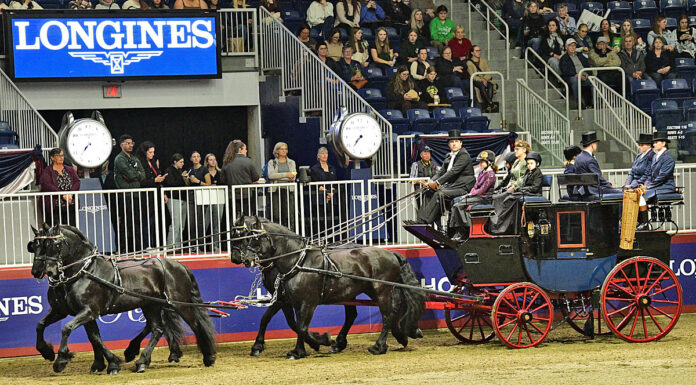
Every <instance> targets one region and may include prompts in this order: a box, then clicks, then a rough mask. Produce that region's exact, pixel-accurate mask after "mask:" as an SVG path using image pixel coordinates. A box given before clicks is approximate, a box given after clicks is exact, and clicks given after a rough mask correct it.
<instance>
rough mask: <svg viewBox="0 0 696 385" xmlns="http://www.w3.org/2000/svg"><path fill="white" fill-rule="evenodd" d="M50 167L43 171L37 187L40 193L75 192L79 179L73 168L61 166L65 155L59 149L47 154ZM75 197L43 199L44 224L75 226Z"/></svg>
mask: <svg viewBox="0 0 696 385" xmlns="http://www.w3.org/2000/svg"><path fill="white" fill-rule="evenodd" d="M49 157H50V158H51V165H50V166H48V167H47V168H45V169H44V170H43V172H42V173H41V178H39V185H41V191H42V192H55V191H77V190H79V189H80V178H79V177H78V176H77V172H76V171H75V169H74V168H72V167H70V166H68V165H65V164H63V162H64V161H65V155H64V154H63V150H61V149H60V148H54V149H52V150H51V151H50V152H49ZM73 203H75V195H73V194H63V195H52V196H50V197H45V198H44V222H46V223H49V224H51V225H56V224H58V223H65V224H69V225H72V226H75V206H73Z"/></svg>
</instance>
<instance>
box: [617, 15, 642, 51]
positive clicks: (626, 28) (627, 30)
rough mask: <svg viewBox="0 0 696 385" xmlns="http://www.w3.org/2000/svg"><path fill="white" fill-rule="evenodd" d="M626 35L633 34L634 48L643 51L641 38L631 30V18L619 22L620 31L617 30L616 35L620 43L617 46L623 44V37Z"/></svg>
mask: <svg viewBox="0 0 696 385" xmlns="http://www.w3.org/2000/svg"><path fill="white" fill-rule="evenodd" d="M626 36H633V41H634V42H636V44H635V46H636V49H637V50H640V51H645V48H646V47H645V42H644V41H643V38H642V37H640V35H638V34H637V33H636V31H634V30H633V23H631V19H626V20H624V21H623V23H621V31H619V36H618V39H619V44H620V45H619V46H621V44H623V38H624V37H626Z"/></svg>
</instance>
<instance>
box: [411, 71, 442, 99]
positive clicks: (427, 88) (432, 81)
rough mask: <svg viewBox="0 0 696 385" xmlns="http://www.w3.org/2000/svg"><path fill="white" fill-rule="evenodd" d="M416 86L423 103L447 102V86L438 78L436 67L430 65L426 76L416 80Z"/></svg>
mask: <svg viewBox="0 0 696 385" xmlns="http://www.w3.org/2000/svg"><path fill="white" fill-rule="evenodd" d="M416 87H417V88H418V94H419V95H420V98H421V100H422V101H423V103H426V104H440V103H447V93H446V92H443V90H444V89H445V87H443V86H442V84H441V82H440V79H438V77H437V71H436V70H435V67H428V69H427V71H426V74H425V77H424V78H423V79H421V80H419V81H417V82H416Z"/></svg>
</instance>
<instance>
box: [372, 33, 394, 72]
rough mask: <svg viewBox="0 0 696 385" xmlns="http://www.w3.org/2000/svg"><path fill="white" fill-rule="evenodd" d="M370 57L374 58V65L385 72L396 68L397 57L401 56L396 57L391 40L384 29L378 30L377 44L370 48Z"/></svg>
mask: <svg viewBox="0 0 696 385" xmlns="http://www.w3.org/2000/svg"><path fill="white" fill-rule="evenodd" d="M370 56H371V57H372V65H373V66H375V67H379V68H381V69H383V70H386V69H387V68H389V67H392V66H394V63H396V56H399V54H396V55H395V54H394V50H393V49H391V47H389V38H388V37H387V30H386V29H385V28H384V27H380V28H378V29H377V33H376V36H375V42H374V44H373V45H372V46H371V47H370Z"/></svg>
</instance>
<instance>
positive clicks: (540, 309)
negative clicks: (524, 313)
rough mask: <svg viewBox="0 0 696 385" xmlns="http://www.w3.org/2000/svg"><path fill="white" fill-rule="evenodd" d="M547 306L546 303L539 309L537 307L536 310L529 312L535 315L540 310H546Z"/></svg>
mask: <svg viewBox="0 0 696 385" xmlns="http://www.w3.org/2000/svg"><path fill="white" fill-rule="evenodd" d="M547 306H548V304H546V303H544V304H541V305H540V306H539V307H537V308H536V309H534V310H530V311H529V312H530V313H532V314H533V313H536V312H537V311H539V310H541V309H543V308H545V307H547Z"/></svg>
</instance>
